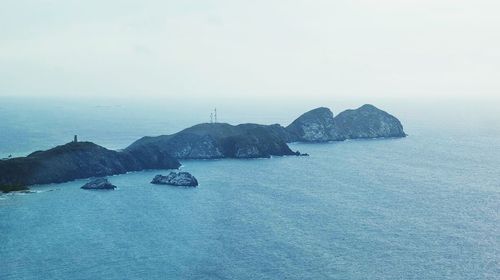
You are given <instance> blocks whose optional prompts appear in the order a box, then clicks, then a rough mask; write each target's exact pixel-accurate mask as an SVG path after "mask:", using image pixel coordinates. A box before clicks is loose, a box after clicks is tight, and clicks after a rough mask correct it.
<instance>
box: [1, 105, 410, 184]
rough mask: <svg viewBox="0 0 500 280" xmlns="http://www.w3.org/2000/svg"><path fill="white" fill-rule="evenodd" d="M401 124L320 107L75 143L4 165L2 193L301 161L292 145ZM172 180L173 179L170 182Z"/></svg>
mask: <svg viewBox="0 0 500 280" xmlns="http://www.w3.org/2000/svg"><path fill="white" fill-rule="evenodd" d="M405 136H406V134H405V132H404V130H403V126H402V125H401V122H400V121H399V120H398V119H397V118H396V117H394V116H392V115H390V114H389V113H387V112H385V111H382V110H380V109H378V108H376V107H375V106H373V105H363V106H361V107H360V108H358V109H354V110H346V111H344V112H341V113H340V114H338V115H337V116H334V115H333V113H332V111H331V110H330V109H328V108H324V107H320V108H317V109H314V110H311V111H309V112H306V113H304V114H302V115H301V116H300V117H299V118H297V119H296V120H294V121H293V122H292V123H291V124H290V125H288V126H287V127H283V126H281V125H279V124H273V125H260V124H240V125H230V124H227V123H203V124H198V125H195V126H192V127H190V128H187V129H184V130H182V131H180V132H178V133H175V134H171V135H162V136H156V137H143V138H141V139H139V140H137V141H136V142H134V143H132V144H131V145H130V146H129V147H127V148H125V149H123V150H120V151H114V150H109V149H106V148H104V147H101V146H99V145H96V144H94V143H92V142H78V141H76V139H75V141H73V142H70V143H67V144H64V145H61V146H57V147H55V148H52V149H49V150H46V151H37V152H34V153H31V154H30V155H28V156H26V157H18V158H11V159H6V160H0V191H12V190H20V189H26V188H25V186H30V185H35V184H49V183H63V182H68V181H72V180H76V179H85V178H91V177H106V176H110V175H116V174H123V173H126V172H130V171H141V170H147V169H178V168H179V167H180V166H181V164H180V162H179V160H183V159H220V158H240V159H241V158H269V157H271V156H300V155H306V154H301V153H300V152H298V151H292V150H291V149H290V147H289V146H288V144H287V143H291V142H308V143H317V142H329V141H343V140H347V139H370V138H389V137H391V138H394V137H405ZM168 176H170V174H169V175H167V176H166V177H168Z"/></svg>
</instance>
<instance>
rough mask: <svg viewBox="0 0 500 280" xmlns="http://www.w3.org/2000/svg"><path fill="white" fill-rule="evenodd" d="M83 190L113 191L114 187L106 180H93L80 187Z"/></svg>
mask: <svg viewBox="0 0 500 280" xmlns="http://www.w3.org/2000/svg"><path fill="white" fill-rule="evenodd" d="M81 188H82V189H84V190H114V189H116V186H115V185H113V184H111V183H110V182H109V181H108V179H106V178H98V179H94V180H92V181H90V182H88V183H87V184H85V185H83V186H82V187H81Z"/></svg>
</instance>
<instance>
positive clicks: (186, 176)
mask: <svg viewBox="0 0 500 280" xmlns="http://www.w3.org/2000/svg"><path fill="white" fill-rule="evenodd" d="M151 184H155V185H171V186H181V187H196V186H198V180H196V178H195V177H194V176H193V175H191V174H190V173H188V172H178V173H176V172H170V174H168V175H167V176H163V175H156V176H155V177H154V178H153V181H151Z"/></svg>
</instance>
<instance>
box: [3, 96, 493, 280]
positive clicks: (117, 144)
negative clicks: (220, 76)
mask: <svg viewBox="0 0 500 280" xmlns="http://www.w3.org/2000/svg"><path fill="white" fill-rule="evenodd" d="M368 101H369V102H370V103H372V104H374V105H376V106H378V107H380V108H381V109H384V110H386V111H388V112H390V113H393V114H394V115H396V116H397V117H398V118H399V119H400V120H401V122H402V123H403V125H404V128H405V131H406V133H407V134H408V137H406V138H401V139H369V140H352V141H344V142H332V143H323V144H303V143H292V144H290V146H291V148H292V149H293V150H299V151H300V152H303V153H308V154H309V155H310V156H309V157H294V156H287V157H272V158H270V159H248V160H246V159H242V160H236V159H222V160H184V161H182V167H181V170H183V171H188V172H190V173H192V174H193V175H194V176H195V177H196V178H197V179H198V181H199V182H200V185H199V187H197V188H178V187H169V186H158V185H152V184H150V181H151V179H152V178H153V177H154V176H155V175H156V174H166V173H168V172H169V170H148V171H141V172H132V173H128V174H123V175H117V176H111V177H109V180H110V181H111V182H112V183H113V184H115V185H117V186H118V189H117V190H115V191H87V190H82V189H80V187H81V186H82V185H83V184H84V183H86V182H87V181H88V180H87V179H84V180H76V181H73V182H68V183H63V184H49V185H39V186H32V187H31V189H32V190H33V191H34V193H10V194H3V195H0V279H2V280H18V279H64V280H68V279H500V219H499V214H500V213H499V212H500V171H499V170H500V117H499V116H498V115H500V114H497V113H496V112H497V110H498V109H497V108H498V105H500V104H498V103H494V102H483V103H481V102H477V101H470V100H462V101H456V100H437V101H421V100H420V101H408V100H405V99H397V100H377V99H370V100H368ZM365 103H368V102H365ZM362 104H363V101H362V100H340V101H339V100H335V99H334V98H332V99H328V98H325V100H321V102H319V101H314V100H301V101H294V100H288V101H284V100H281V101H280V100H278V101H273V102H264V101H262V100H261V101H254V102H253V103H252V102H240V101H239V100H236V99H235V100H230V101H227V102H225V103H224V102H219V103H218V104H213V103H212V102H210V100H204V101H203V102H201V101H200V102H198V103H196V102H193V101H191V102H186V101H183V100H182V99H181V98H179V99H175V100H169V99H165V100H148V101H144V100H140V101H130V100H116V99H98V100H95V99H91V98H89V99H84V100H74V99H69V98H68V99H64V98H20V97H2V98H0V158H7V157H9V156H12V157H16V156H24V155H27V154H29V153H30V152H33V151H35V150H43V149H47V148H50V147H53V146H56V145H60V144H64V143H66V142H69V141H71V140H72V139H73V136H74V135H78V137H79V139H80V140H81V141H93V142H95V143H97V144H100V145H103V146H105V147H107V148H109V149H122V148H125V147H126V146H127V145H129V144H131V143H132V142H133V141H135V140H137V139H139V138H140V137H142V136H145V135H151V136H154V135H161V134H170V133H175V132H177V131H179V130H181V129H183V128H185V127H188V126H190V125H194V124H196V123H200V122H207V121H209V116H210V113H211V110H213V108H214V107H217V110H218V115H219V121H221V122H229V123H232V124H237V123H244V122H256V123H264V124H272V123H281V124H283V125H287V124H289V123H290V122H291V121H293V119H294V118H296V117H297V116H298V115H300V114H301V113H303V112H305V111H307V110H309V109H313V108H314V107H315V106H326V107H330V108H332V109H333V111H334V114H337V113H338V112H340V111H341V110H344V109H347V108H355V107H358V106H361V105H362Z"/></svg>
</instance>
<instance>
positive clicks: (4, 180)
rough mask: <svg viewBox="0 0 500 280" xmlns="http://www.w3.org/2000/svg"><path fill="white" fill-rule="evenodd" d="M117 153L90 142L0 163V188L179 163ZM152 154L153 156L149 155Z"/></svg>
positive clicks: (164, 156)
mask: <svg viewBox="0 0 500 280" xmlns="http://www.w3.org/2000/svg"><path fill="white" fill-rule="evenodd" d="M148 151H149V152H150V154H148V153H146V152H144V151H143V152H142V153H139V152H136V153H129V152H117V151H112V150H108V149H106V148H104V147H101V146H98V145H96V144H94V143H91V142H71V143H68V144H65V145H62V146H57V147H55V148H52V149H50V150H47V151H38V152H34V153H32V154H30V155H29V156H27V157H20V158H13V159H9V160H2V161H0V186H29V185H34V184H47V183H62V182H67V181H71V180H75V179H84V178H90V177H102V176H108V175H115V174H122V173H126V172H128V171H139V170H144V169H151V168H155V169H173V168H178V167H179V166H180V163H179V162H178V161H177V160H176V159H174V158H172V157H171V156H169V155H168V154H166V153H165V152H162V151H159V150H157V151H153V148H151V149H149V150H148ZM151 154H153V155H151Z"/></svg>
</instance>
